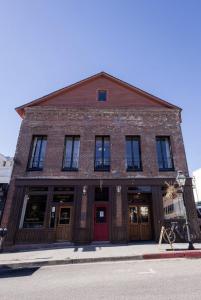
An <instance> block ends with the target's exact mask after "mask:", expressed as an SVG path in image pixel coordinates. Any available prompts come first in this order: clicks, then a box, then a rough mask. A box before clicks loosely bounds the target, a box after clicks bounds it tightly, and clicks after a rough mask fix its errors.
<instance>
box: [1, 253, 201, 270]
mask: <svg viewBox="0 0 201 300" xmlns="http://www.w3.org/2000/svg"><path fill="white" fill-rule="evenodd" d="M170 258H192V259H194V258H201V251H196V250H194V251H180V252H170V253H152V254H144V255H132V256H116V257H96V258H75V259H71V258H69V259H68V258H66V259H60V260H43V261H34V262H18V263H9V264H0V270H15V269H21V268H40V267H44V266H55V265H69V264H82V263H83V264H84V263H96V262H112V261H131V260H148V259H170Z"/></svg>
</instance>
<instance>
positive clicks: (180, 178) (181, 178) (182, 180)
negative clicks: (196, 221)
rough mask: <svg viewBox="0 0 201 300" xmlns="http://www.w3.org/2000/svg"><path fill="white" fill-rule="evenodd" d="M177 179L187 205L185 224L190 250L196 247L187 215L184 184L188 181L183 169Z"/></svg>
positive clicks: (178, 173)
mask: <svg viewBox="0 0 201 300" xmlns="http://www.w3.org/2000/svg"><path fill="white" fill-rule="evenodd" d="M176 181H177V183H178V185H179V187H180V189H181V193H182V198H183V204H184V207H185V225H186V231H187V238H188V250H195V248H194V246H193V241H192V239H191V234H190V227H189V222H188V216H187V213H186V204H185V201H184V186H185V183H186V176H185V175H184V173H183V172H182V171H178V172H177V177H176Z"/></svg>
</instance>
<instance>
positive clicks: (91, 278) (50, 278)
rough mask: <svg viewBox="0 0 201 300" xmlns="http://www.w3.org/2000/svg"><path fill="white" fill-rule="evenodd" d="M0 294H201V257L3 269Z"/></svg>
mask: <svg viewBox="0 0 201 300" xmlns="http://www.w3.org/2000/svg"><path fill="white" fill-rule="evenodd" d="M0 299H1V300H5V299H6V300H13V299H19V300H24V299H26V300H29V299H30V300H37V299H43V300H46V299H48V300H51V299H56V300H60V299H82V300H85V299H96V300H97V299H110V300H112V299H115V300H118V299H137V300H141V299H143V300H152V299H154V300H155V299H159V300H160V299H168V300H174V299H179V300H181V299H182V300H187V299H188V300H189V299H190V300H197V299H199V300H200V299H201V259H197V260H190V259H189V260H187V259H180V260H178V259H177V260H173V259H171V260H170V259H169V260H152V261H151V260H149V261H129V262H108V263H92V264H75V265H65V266H52V267H42V268H40V269H26V270H19V271H4V272H0Z"/></svg>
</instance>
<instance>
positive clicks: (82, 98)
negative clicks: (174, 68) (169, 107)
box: [40, 77, 163, 108]
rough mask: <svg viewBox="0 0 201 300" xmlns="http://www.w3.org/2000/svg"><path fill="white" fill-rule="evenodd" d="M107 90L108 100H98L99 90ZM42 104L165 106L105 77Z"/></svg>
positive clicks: (64, 92) (101, 106)
mask: <svg viewBox="0 0 201 300" xmlns="http://www.w3.org/2000/svg"><path fill="white" fill-rule="evenodd" d="M98 90H107V94H108V97H107V101H106V102H99V101H97V91H98ZM40 105H45V106H46V105H47V106H68V107H69V106H73V107H75V106H82V107H83V106H85V107H86V106H90V107H97V108H103V107H128V106H132V107H133V106H137V107H138V106H141V107H144V106H149V107H163V105H162V104H160V103H156V101H153V100H152V98H151V97H148V96H147V95H146V96H145V95H143V94H142V93H140V92H138V91H137V90H136V91H134V90H132V89H130V88H127V87H125V86H123V85H120V84H118V83H117V82H114V81H112V80H108V79H106V78H104V77H99V78H96V79H94V80H90V81H88V82H85V83H84V84H81V85H79V86H78V87H76V88H73V89H70V90H67V91H63V92H61V93H59V95H57V96H56V95H53V96H52V97H50V98H49V97H48V100H47V101H44V102H42V103H41V104H40Z"/></svg>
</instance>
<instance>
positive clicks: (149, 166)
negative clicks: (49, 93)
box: [13, 107, 188, 178]
mask: <svg viewBox="0 0 201 300" xmlns="http://www.w3.org/2000/svg"><path fill="white" fill-rule="evenodd" d="M179 120H180V118H179V113H178V111H176V110H170V109H152V110H150V109H149V110H146V109H143V110H140V109H132V110H131V109H120V108H119V109H117V108H116V109H102V110H98V109H95V108H94V109H89V108H87V109H78V108H77V109H62V108H60V109H57V108H48V107H33V108H28V109H27V112H26V117H25V119H24V120H23V125H22V128H21V132H20V137H19V143H18V147H17V152H16V157H15V160H16V163H15V164H16V166H15V169H14V172H13V176H23V177H24V176H25V177H33V176H34V177H35V176H43V177H49V176H58V177H60V176H62V177H65V178H100V177H102V176H103V177H104V178H118V177H127V178H130V177H135V176H139V177H141V176H145V177H158V176H159V177H163V176H164V177H173V176H175V174H176V173H175V172H159V171H158V165H157V155H156V142H155V136H157V135H168V136H170V137H171V145H172V151H173V159H174V165H175V170H183V171H184V172H186V173H187V172H188V171H187V165H186V158H185V153H184V146H183V141H182V136H181V130H180V121H179ZM43 134H44V135H47V136H48V141H47V149H46V157H45V165H44V170H43V171H42V172H41V171H39V172H36V171H34V172H27V171H26V167H27V161H28V156H29V150H30V144H31V140H32V136H33V135H43ZM65 135H80V162H79V171H78V172H63V171H61V168H62V159H63V150H64V138H65ZM96 135H109V136H110V141H111V171H110V172H94V146H95V136H96ZM126 135H140V136H141V150H142V166H143V172H126V168H125V136H126Z"/></svg>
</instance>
